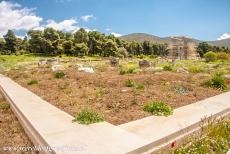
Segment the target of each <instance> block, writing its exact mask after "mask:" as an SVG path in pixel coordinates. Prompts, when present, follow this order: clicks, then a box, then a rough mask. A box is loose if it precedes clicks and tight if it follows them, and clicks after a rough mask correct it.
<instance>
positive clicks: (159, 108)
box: [144, 101, 173, 116]
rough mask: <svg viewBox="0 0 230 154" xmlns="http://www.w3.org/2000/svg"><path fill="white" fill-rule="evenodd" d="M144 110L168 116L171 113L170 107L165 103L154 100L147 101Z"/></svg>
mask: <svg viewBox="0 0 230 154" xmlns="http://www.w3.org/2000/svg"><path fill="white" fill-rule="evenodd" d="M144 111H146V112H150V113H152V114H153V115H159V116H162V115H164V116H168V115H171V114H172V113H173V111H172V108H171V107H170V106H168V105H166V104H165V103H164V102H162V101H156V102H151V103H148V104H146V105H145V106H144Z"/></svg>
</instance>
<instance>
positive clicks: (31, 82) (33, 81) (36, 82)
mask: <svg viewBox="0 0 230 154" xmlns="http://www.w3.org/2000/svg"><path fill="white" fill-rule="evenodd" d="M27 84H28V85H33V84H38V81H37V80H30V81H29V82H27Z"/></svg>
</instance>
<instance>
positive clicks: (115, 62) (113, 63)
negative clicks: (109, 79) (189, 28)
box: [110, 57, 119, 67]
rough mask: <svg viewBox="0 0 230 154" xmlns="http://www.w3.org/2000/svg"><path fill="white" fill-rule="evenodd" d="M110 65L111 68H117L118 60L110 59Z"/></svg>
mask: <svg viewBox="0 0 230 154" xmlns="http://www.w3.org/2000/svg"><path fill="white" fill-rule="evenodd" d="M110 65H111V66H112V67H116V66H118V65H119V59H117V58H115V57H112V58H111V59H110Z"/></svg>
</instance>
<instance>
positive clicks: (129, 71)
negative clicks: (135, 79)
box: [120, 67, 136, 75]
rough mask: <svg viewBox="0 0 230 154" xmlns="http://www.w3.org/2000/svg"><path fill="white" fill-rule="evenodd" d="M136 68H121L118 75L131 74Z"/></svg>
mask: <svg viewBox="0 0 230 154" xmlns="http://www.w3.org/2000/svg"><path fill="white" fill-rule="evenodd" d="M135 69H136V68H134V67H130V68H121V69H120V75H124V74H132V73H134V71H135Z"/></svg>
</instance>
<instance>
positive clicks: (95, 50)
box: [0, 28, 169, 57]
mask: <svg viewBox="0 0 230 154" xmlns="http://www.w3.org/2000/svg"><path fill="white" fill-rule="evenodd" d="M3 38H4V39H0V54H8V55H10V54H23V53H35V54H45V55H62V54H66V55H71V56H94V55H98V56H103V57H109V56H116V57H127V56H131V55H137V56H138V55H159V56H166V55H167V54H168V50H169V49H168V46H167V44H153V43H150V42H148V41H145V42H143V43H139V42H135V41H133V42H127V41H124V40H122V39H120V38H117V37H115V36H114V35H111V34H110V35H105V34H103V33H100V32H98V31H90V32H87V31H85V29H83V28H81V29H79V30H78V31H76V32H74V33H69V32H63V31H58V30H55V29H53V28H46V29H44V31H40V30H30V31H28V32H27V36H25V37H24V39H21V38H17V37H16V35H15V34H14V32H13V31H12V30H8V32H7V33H6V35H4V36H3Z"/></svg>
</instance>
